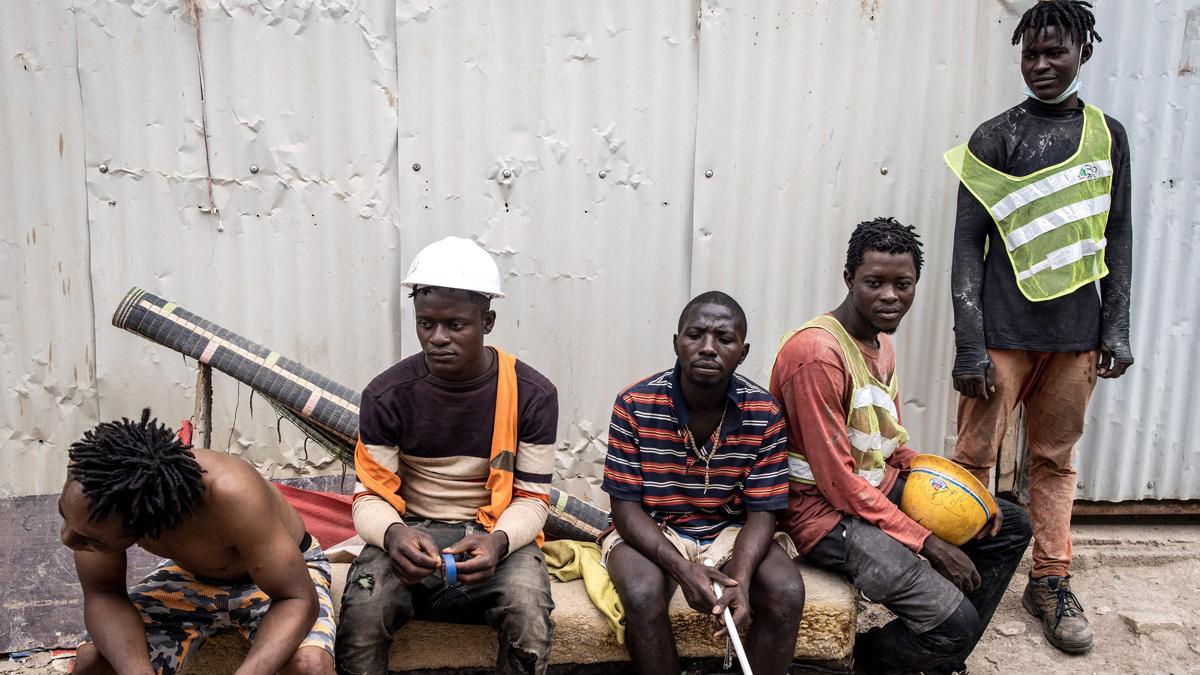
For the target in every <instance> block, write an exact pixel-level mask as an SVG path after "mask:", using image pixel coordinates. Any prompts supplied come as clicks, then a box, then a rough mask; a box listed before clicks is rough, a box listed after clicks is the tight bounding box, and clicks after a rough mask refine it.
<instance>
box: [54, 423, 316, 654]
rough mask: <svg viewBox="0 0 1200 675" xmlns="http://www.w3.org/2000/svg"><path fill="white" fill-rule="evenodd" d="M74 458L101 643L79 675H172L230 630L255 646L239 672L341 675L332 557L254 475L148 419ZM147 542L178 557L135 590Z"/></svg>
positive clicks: (79, 540) (89, 618) (75, 493)
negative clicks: (129, 574) (137, 554)
mask: <svg viewBox="0 0 1200 675" xmlns="http://www.w3.org/2000/svg"><path fill="white" fill-rule="evenodd" d="M69 455H70V465H69V466H68V469H67V482H66V485H65V486H64V487H63V491H62V496H61V497H60V498H59V502H58V508H59V512H60V513H61V514H62V517H63V527H62V542H63V544H65V545H66V546H67V547H68V548H70V549H72V550H73V551H75V568H76V571H77V573H78V574H79V583H80V585H81V586H82V587H83V613H84V624H85V625H86V626H87V629H88V636H89V642H87V643H85V644H83V645H82V646H80V648H79V652H78V656H77V658H76V661H75V670H74V672H75V673H77V674H79V675H85V674H90V673H114V672H115V673H121V674H122V675H125V674H127V673H129V674H144V673H159V674H163V673H166V674H168V675H170V674H171V673H174V672H176V671H177V670H178V669H179V668H180V667H181V666H182V665H183V662H184V661H185V660H187V659H188V657H190V656H192V655H193V654H195V653H196V650H197V649H199V648H200V646H201V645H202V644H204V642H205V641H206V640H207V639H208V638H209V637H211V636H212V635H213V634H215V633H217V632H218V631H221V630H224V629H226V628H236V629H237V630H238V631H240V632H241V633H242V635H243V636H244V637H246V638H247V639H249V640H251V642H252V643H253V644H252V645H251V647H250V652H249V653H248V654H247V655H246V659H245V661H243V663H242V664H241V666H240V668H239V669H238V672H239V673H275V672H280V673H293V674H295V673H328V674H331V673H333V654H332V652H333V639H334V630H335V629H334V625H333V602H332V600H331V599H330V595H329V583H330V569H329V561H328V560H327V559H326V558H325V554H324V553H323V552H322V551H321V546H320V544H318V543H317V541H316V540H315V539H313V538H312V537H311V536H309V535H308V534H307V533H306V532H305V531H304V523H303V522H301V520H300V516H299V515H297V514H296V511H295V510H293V509H292V507H291V506H290V505H288V503H287V502H286V501H285V500H284V499H283V496H282V495H280V494H279V492H278V491H277V490H275V489H274V487H272V486H271V484H270V483H268V482H267V481H265V480H263V478H262V476H260V475H259V474H258V472H257V471H256V470H255V469H254V467H252V466H251V465H249V464H247V463H246V462H244V461H242V460H240V459H237V458H234V457H230V456H228V455H224V454H221V453H218V452H213V451H211V450H200V449H192V447H191V446H190V445H186V444H183V443H181V442H180V441H179V439H178V438H177V437H176V436H175V434H174V432H172V431H171V430H170V429H168V428H166V427H165V426H162V425H159V424H158V423H157V420H151V419H150V411H149V409H147V410H145V411H144V412H143V413H142V418H141V421H140V422H131V421H130V420H128V419H125V420H123V421H120V422H109V423H105V424H101V425H99V426H98V427H96V428H95V429H94V430H92V431H89V432H87V433H86V434H85V435H84V437H83V439H82V440H80V441H78V442H76V443H74V444H72V445H71V448H70V450H69ZM248 514H250V515H253V517H247V515H248ZM135 544H136V545H138V546H141V547H142V548H144V549H146V550H147V551H149V552H151V553H153V554H155V555H158V556H162V557H164V558H168V560H166V561H165V562H163V563H162V564H161V565H159V566H158V567H157V568H156V569H155V570H154V571H153V572H151V573H150V574H149V575H148V576H147V577H146V578H145V579H143V580H142V581H140V582H138V584H137V585H135V586H134V587H133V588H132V589H130V590H126V586H125V573H126V557H125V553H126V549H128V548H129V547H130V546H133V545H135Z"/></svg>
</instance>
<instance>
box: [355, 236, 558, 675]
mask: <svg viewBox="0 0 1200 675" xmlns="http://www.w3.org/2000/svg"><path fill="white" fill-rule="evenodd" d="M402 283H403V286H404V287H406V288H409V289H411V290H412V292H411V294H410V297H412V299H413V304H414V307H415V310H416V324H417V325H416V329H417V339H418V340H419V341H420V344H421V352H420V353H418V354H415V355H413V356H410V357H408V358H406V359H404V360H402V361H400V362H399V363H397V364H396V365H394V366H392V367H391V368H389V369H387V370H386V371H384V372H383V373H382V374H380V375H379V376H378V377H376V378H375V379H374V380H372V381H371V383H370V384H369V385H367V388H366V389H365V390H364V391H363V393H362V403H361V412H360V419H359V442H358V447H357V449H356V451H355V474H356V475H357V478H358V483H357V485H356V486H355V495H354V526H355V529H357V530H358V533H359V535H360V536H361V537H362V538H363V540H364V541H365V542H366V546H364V547H363V552H362V554H360V555H359V557H358V558H357V559H356V560H355V562H354V565H353V566H352V567H351V569H350V572H349V574H348V576H347V580H346V592H345V595H344V596H343V600H342V609H341V621H340V622H339V626H338V635H337V646H336V650H335V652H336V655H337V665H338V671H339V672H343V673H381V672H387V671H388V652H389V649H390V647H391V642H392V636H393V635H394V634H395V632H396V630H398V629H399V628H400V627H401V626H402V625H404V624H405V623H406V622H407V621H408V620H410V619H412V618H413V617H414V616H415V617H418V618H422V619H428V620H432V621H450V622H467V623H487V624H488V625H490V626H492V628H494V629H495V630H496V631H497V632H498V634H499V642H500V650H499V654H498V655H497V658H496V668H497V671H498V672H504V673H543V672H545V671H546V668H547V665H548V660H549V653H550V645H551V641H552V638H553V633H554V626H553V623H552V622H551V619H550V612H551V610H552V609H554V603H553V601H552V600H551V597H550V583H549V578H548V577H547V574H546V565H545V562H544V559H543V557H542V554H541V550H540V548H539V547H540V544H541V542H542V532H541V530H542V526H543V525H544V524H545V522H546V515H547V513H548V512H549V490H550V477H551V473H552V472H553V470H554V444H555V440H556V434H557V424H558V392H557V391H556V390H555V388H554V385H553V384H551V383H550V381H549V380H547V379H546V378H545V377H544V376H542V375H541V374H540V373H538V372H537V371H536V370H534V369H533V368H531V367H529V366H528V365H526V364H525V363H522V362H520V361H517V360H516V359H515V358H513V357H512V356H510V355H508V354H506V353H504V352H503V351H501V350H499V349H496V348H495V347H487V346H485V345H484V336H485V335H487V334H488V333H490V332H491V330H492V327H493V326H494V325H495V321H496V313H495V312H494V311H493V310H492V309H491V301H492V300H493V299H495V298H502V297H504V294H503V293H502V292H501V291H500V272H499V270H498V269H497V268H496V263H495V262H494V261H493V260H492V257H491V256H490V255H488V253H487V252H486V251H484V250H483V249H482V248H480V247H479V245H478V244H476V243H475V242H473V241H471V240H469V239H462V238H459V237H446V238H445V239H442V240H440V241H437V242H434V243H432V244H430V245H428V246H426V247H425V248H424V249H422V250H421V252H419V253H418V254H417V256H416V257H415V258H414V259H413V261H412V264H411V266H410V267H409V270H408V275H407V276H406V277H405V278H404V281H403V282H402Z"/></svg>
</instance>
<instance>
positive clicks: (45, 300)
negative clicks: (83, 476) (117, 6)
mask: <svg viewBox="0 0 1200 675" xmlns="http://www.w3.org/2000/svg"><path fill="white" fill-rule="evenodd" d="M2 12H3V20H0V92H3V94H2V95H0V496H7V495H13V494H18V495H23V494H34V493H40V492H49V491H52V490H55V489H57V488H58V486H59V485H60V484H61V483H62V480H63V478H64V477H65V473H64V470H65V468H66V461H65V458H66V455H65V453H64V452H63V450H64V448H65V447H66V444H68V443H70V442H71V441H72V440H74V439H76V438H78V437H79V436H80V435H81V434H82V433H83V431H84V430H85V429H89V428H91V427H92V426H94V425H95V424H96V422H97V420H98V413H99V405H100V401H99V398H98V396H97V388H96V372H95V364H96V351H95V350H96V343H95V333H94V320H93V319H94V317H93V309H92V307H93V304H92V302H93V301H92V278H91V272H90V268H89V243H88V241H89V237H88V218H87V203H86V196H85V194H84V191H83V181H84V133H83V129H84V119H83V109H82V108H81V107H80V103H79V80H78V78H77V76H76V72H75V44H76V35H75V25H76V21H75V16H74V15H73V14H72V13H71V10H70V3H67V2H57V3H47V4H38V3H30V4H28V5H27V4H26V3H19V4H14V5H11V6H6V7H5V8H4V9H3V10H2Z"/></svg>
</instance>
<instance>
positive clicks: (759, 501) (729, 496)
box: [603, 364, 788, 540]
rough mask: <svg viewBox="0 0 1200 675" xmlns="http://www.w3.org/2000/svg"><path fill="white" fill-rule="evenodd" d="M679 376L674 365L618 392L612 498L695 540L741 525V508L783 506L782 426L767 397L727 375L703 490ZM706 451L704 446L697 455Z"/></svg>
mask: <svg viewBox="0 0 1200 675" xmlns="http://www.w3.org/2000/svg"><path fill="white" fill-rule="evenodd" d="M679 377H680V370H679V366H678V364H676V366H675V368H674V369H673V370H668V371H665V372H662V373H658V374H657V375H652V376H650V377H648V378H646V379H644V380H642V381H641V382H638V383H637V384H635V385H633V386H631V387H629V388H628V389H626V390H625V391H623V392H621V394H620V395H618V396H617V400H616V403H615V404H614V405H613V415H612V425H611V426H610V427H609V432H608V456H607V458H606V459H605V462H604V484H603V489H604V491H605V492H607V493H608V494H609V496H610V497H612V498H613V499H621V500H625V501H636V502H641V504H642V508H643V509H645V511H646V512H647V513H648V514H649V515H650V517H651V518H653V519H654V520H655V521H656V522H658V523H659V524H660V525H670V526H671V527H672V528H673V529H674V530H675V531H676V532H678V533H680V534H683V535H685V536H688V537H691V538H692V539H698V540H707V539H711V538H713V537H716V536H717V535H718V534H720V533H721V530H723V529H724V528H725V527H726V526H727V525H731V524H741V523H743V522H745V520H746V511H747V510H750V511H783V510H785V509H787V505H788V466H787V429H786V423H785V421H784V418H783V414H782V412H781V411H780V408H779V404H778V403H776V401H775V399H774V398H773V397H772V396H771V394H770V393H768V392H767V391H766V390H765V389H763V388H762V387H759V386H758V385H756V384H754V383H753V382H751V381H750V380H748V379H746V378H744V377H742V376H741V375H738V374H737V373H734V375H733V377H732V378H730V380H729V389H728V391H727V392H726V397H727V400H726V404H725V405H726V409H725V422H724V424H723V425H722V426H721V433H720V441H719V443H718V447H717V450H716V452H715V453H713V455H712V458H711V460H710V462H709V465H708V489H707V491H706V490H705V486H704V477H705V463H704V459H703V458H702V457H697V456H696V453H694V452H692V451H690V450H689V449H688V448H687V445H686V444H685V442H684V426H685V425H686V424H687V421H688V410H687V406H686V405H685V404H684V402H683V392H682V390H681V389H680V387H679ZM700 440H701V439H697V442H700ZM705 440H706V441H707V439H705ZM710 450H711V444H706V445H705V446H704V447H703V449H702V450H701V452H702V453H704V454H708V452H709V451H710Z"/></svg>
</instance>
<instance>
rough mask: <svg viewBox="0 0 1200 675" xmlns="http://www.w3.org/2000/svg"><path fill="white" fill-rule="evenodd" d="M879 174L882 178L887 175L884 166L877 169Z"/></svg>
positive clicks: (886, 169)
mask: <svg viewBox="0 0 1200 675" xmlns="http://www.w3.org/2000/svg"><path fill="white" fill-rule="evenodd" d="M879 173H880V175H883V176H886V175H888V168H887V167H886V166H881V167H879Z"/></svg>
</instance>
